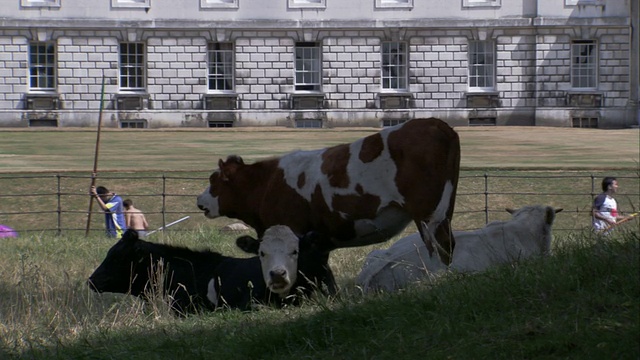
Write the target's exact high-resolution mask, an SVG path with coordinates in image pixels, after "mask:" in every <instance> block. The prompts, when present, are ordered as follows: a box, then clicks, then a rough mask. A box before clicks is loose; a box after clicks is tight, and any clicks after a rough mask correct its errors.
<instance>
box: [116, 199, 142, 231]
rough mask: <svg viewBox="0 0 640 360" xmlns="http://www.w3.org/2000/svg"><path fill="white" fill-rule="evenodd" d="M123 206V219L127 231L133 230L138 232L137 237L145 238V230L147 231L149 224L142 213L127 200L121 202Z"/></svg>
mask: <svg viewBox="0 0 640 360" xmlns="http://www.w3.org/2000/svg"><path fill="white" fill-rule="evenodd" d="M122 205H124V218H125V222H126V224H127V229H133V230H136V231H137V232H138V236H140V237H145V236H146V235H147V230H149V224H148V223H147V219H146V218H145V216H144V214H143V213H142V211H140V210H139V209H137V208H135V207H134V206H133V201H131V200H130V199H127V200H125V201H123V202H122Z"/></svg>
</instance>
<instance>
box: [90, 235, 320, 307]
mask: <svg viewBox="0 0 640 360" xmlns="http://www.w3.org/2000/svg"><path fill="white" fill-rule="evenodd" d="M273 236H276V237H278V238H280V237H283V236H284V237H285V238H287V239H288V240H289V241H291V242H296V243H299V248H300V254H299V259H300V260H301V261H304V264H302V263H301V265H300V271H305V272H307V273H309V274H310V276H308V277H299V278H298V281H296V282H295V283H293V284H291V286H290V287H289V288H288V289H287V291H286V292H283V291H280V292H277V293H275V292H272V291H270V290H269V289H268V288H267V286H266V284H265V282H264V280H263V276H262V270H261V265H260V259H259V258H258V257H257V256H254V257H251V258H234V257H229V256H224V255H222V254H219V253H217V252H213V251H209V250H203V251H194V250H191V249H188V248H185V247H177V246H171V245H165V244H157V243H151V242H148V241H144V240H140V239H139V238H138V233H137V232H136V231H135V230H127V232H125V234H124V235H123V237H122V238H121V239H120V240H119V241H118V242H117V243H116V244H115V245H113V247H112V248H111V249H110V250H109V252H108V253H107V256H106V258H105V259H104V260H103V262H102V264H100V266H99V267H98V268H97V269H96V270H95V271H94V272H93V274H92V275H91V276H90V277H89V280H88V284H89V286H90V288H91V289H92V290H94V291H96V292H113V293H122V294H131V295H134V296H139V297H142V298H145V299H148V298H149V297H150V296H152V295H153V293H154V290H155V289H162V290H161V291H162V292H163V293H162V295H163V296H166V297H167V298H168V299H169V301H170V305H171V309H172V310H173V311H174V312H175V313H177V314H186V313H192V312H197V311H200V310H214V309H216V308H220V307H228V308H237V309H241V310H249V309H251V307H252V304H254V303H262V304H270V305H275V306H282V305H285V304H289V303H290V304H297V303H299V299H300V297H299V296H290V295H299V293H302V294H304V295H309V294H311V293H312V292H313V291H315V290H316V289H318V288H319V287H320V288H321V286H320V285H318V284H316V283H315V282H314V280H315V279H320V278H321V279H331V280H333V273H332V272H331V269H330V268H329V265H328V263H327V262H326V261H325V262H324V263H322V261H323V259H326V260H328V256H327V257H323V256H319V254H316V253H315V252H314V247H313V246H312V245H313V242H314V241H316V238H315V235H313V234H310V235H308V236H305V237H302V238H297V237H296V236H295V235H294V234H293V232H290V231H289V233H284V234H283V233H282V232H281V231H279V229H271V228H269V229H267V231H265V234H264V238H266V239H269V238H270V237H273Z"/></svg>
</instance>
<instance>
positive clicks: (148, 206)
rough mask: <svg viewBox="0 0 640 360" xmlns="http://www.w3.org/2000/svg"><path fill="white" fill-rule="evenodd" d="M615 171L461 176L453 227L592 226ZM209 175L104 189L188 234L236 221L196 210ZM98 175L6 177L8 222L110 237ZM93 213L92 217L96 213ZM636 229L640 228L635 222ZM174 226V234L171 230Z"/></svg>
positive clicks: (633, 192)
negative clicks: (524, 218) (530, 218)
mask: <svg viewBox="0 0 640 360" xmlns="http://www.w3.org/2000/svg"><path fill="white" fill-rule="evenodd" d="M606 175H609V173H606V174H605V173H581V172H567V171H525V170H521V171H494V172H481V171H471V170H468V171H461V173H460V181H459V184H458V192H457V198H456V211H455V215H454V220H453V227H454V229H456V230H468V229H474V228H479V227H482V226H484V225H485V224H487V223H489V222H491V221H496V220H505V219H507V218H508V217H509V215H508V213H507V212H506V211H505V209H506V208H514V209H515V208H518V207H521V206H525V205H534V204H542V205H550V206H553V207H555V208H563V209H564V210H563V212H561V213H559V214H558V216H557V218H556V222H555V223H554V231H581V230H584V229H585V228H588V227H589V226H590V224H591V206H592V203H593V199H594V198H595V196H596V195H597V194H599V193H600V192H601V188H600V182H601V180H602V177H603V176H606ZM614 176H616V177H617V179H618V181H619V183H620V188H619V192H618V193H617V194H616V196H615V197H616V200H617V201H618V206H619V208H620V210H622V211H623V212H626V213H632V212H637V211H638V210H639V209H638V208H640V175H639V173H638V172H637V171H636V172H633V171H616V172H615V174H614ZM208 177H209V173H202V172H180V173H175V172H174V173H170V174H157V173H112V174H108V175H106V176H105V175H100V177H99V179H98V181H97V185H103V186H106V187H107V188H109V190H110V191H112V192H115V193H117V194H118V195H120V196H121V197H122V198H123V199H127V198H129V199H132V200H133V202H134V206H136V207H137V208H139V209H141V210H142V211H143V212H144V213H145V215H146V216H147V219H148V221H149V223H150V224H151V227H152V228H153V229H155V228H160V227H163V226H165V225H167V224H169V223H171V222H173V221H175V220H177V219H179V218H182V217H185V216H190V219H189V221H184V222H182V223H180V224H179V225H176V226H175V227H172V228H169V229H171V230H172V231H185V230H193V229H198V228H200V227H211V226H217V225H222V224H225V223H229V222H232V221H233V220H231V219H225V218H222V219H220V220H217V221H216V220H214V221H212V220H209V219H206V218H205V217H204V216H203V215H202V212H201V211H200V210H199V209H198V208H197V207H196V197H197V196H198V195H199V194H200V193H201V192H202V191H203V190H204V189H205V188H206V186H207V185H208ZM90 183H91V177H90V176H85V175H77V174H60V173H57V174H38V175H24V174H20V175H18V174H0V224H4V225H6V226H9V227H11V228H13V229H14V230H15V231H17V232H18V233H19V234H26V233H34V232H35V233H55V234H58V235H61V234H65V235H67V234H72V233H80V232H82V233H84V231H86V229H87V222H88V220H89V218H90V222H89V224H88V225H89V228H90V231H91V232H92V233H93V232H104V217H103V216H102V211H101V210H100V208H99V206H98V205H97V204H95V203H94V206H93V207H92V208H91V209H90V208H89V204H90V197H89V195H88V194H89V191H88V190H89V189H88V187H89V184H90ZM89 214H91V215H92V216H89ZM629 226H636V227H637V222H636V223H635V225H629ZM169 229H167V230H169Z"/></svg>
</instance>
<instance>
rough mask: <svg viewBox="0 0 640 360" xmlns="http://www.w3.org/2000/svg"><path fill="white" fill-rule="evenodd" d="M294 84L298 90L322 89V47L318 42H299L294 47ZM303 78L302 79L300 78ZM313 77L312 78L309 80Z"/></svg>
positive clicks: (312, 90) (311, 91)
mask: <svg viewBox="0 0 640 360" xmlns="http://www.w3.org/2000/svg"><path fill="white" fill-rule="evenodd" d="M293 61H294V64H293V69H294V77H293V84H294V89H295V91H296V92H310V93H318V92H320V91H322V48H321V47H320V44H319V43H317V42H298V43H296V46H295V48H294V60H293ZM300 78H302V79H303V80H302V81H298V79H300ZM309 78H311V79H310V80H307V79H309Z"/></svg>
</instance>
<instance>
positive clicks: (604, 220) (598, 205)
mask: <svg viewBox="0 0 640 360" xmlns="http://www.w3.org/2000/svg"><path fill="white" fill-rule="evenodd" d="M617 191H618V180H616V178H615V177H613V176H607V177H605V178H604V179H602V193H601V194H600V195H598V196H596V198H595V199H594V201H593V209H592V219H593V229H594V230H595V231H597V232H604V233H609V231H608V230H609V229H611V227H613V226H615V224H616V223H617V222H618V221H619V220H622V219H624V218H625V217H624V216H622V215H620V214H619V213H618V203H617V202H616V199H614V198H613V194H615V193H616V192H617Z"/></svg>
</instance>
